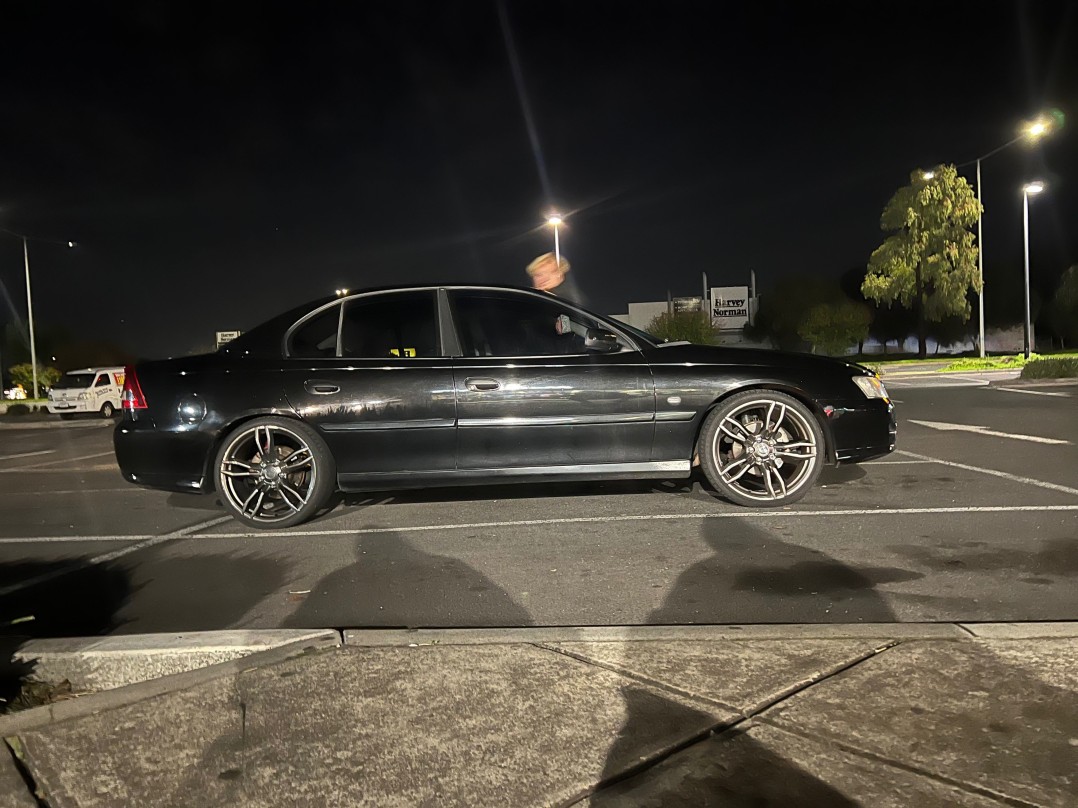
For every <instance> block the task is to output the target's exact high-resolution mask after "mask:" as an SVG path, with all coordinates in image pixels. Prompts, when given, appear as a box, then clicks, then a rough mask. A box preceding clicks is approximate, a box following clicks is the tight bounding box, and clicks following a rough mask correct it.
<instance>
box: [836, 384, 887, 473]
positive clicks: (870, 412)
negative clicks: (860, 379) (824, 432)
mask: <svg viewBox="0 0 1078 808" xmlns="http://www.w3.org/2000/svg"><path fill="white" fill-rule="evenodd" d="M824 414H825V415H826V416H827V421H828V426H829V427H830V429H831V437H832V441H833V445H834V449H835V460H836V461H837V462H838V463H860V462H862V461H865V460H871V459H873V458H875V457H882V456H883V455H886V454H890V453H891V452H893V451H894V450H895V444H896V442H897V438H898V425H897V423H896V421H895V405H894V404H893V403H891V402H890V401H884V400H883V399H878V398H875V399H867V400H865V401H862V402H843V403H840V404H834V405H829V406H827V407H825V408H824Z"/></svg>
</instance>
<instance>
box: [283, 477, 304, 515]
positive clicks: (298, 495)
mask: <svg viewBox="0 0 1078 808" xmlns="http://www.w3.org/2000/svg"><path fill="white" fill-rule="evenodd" d="M280 493H281V499H282V500H284V504H285V505H287V506H288V507H289V508H291V509H292V510H293V512H295V511H298V510H299V509H300V508H302V507H303V506H304V505H306V504H307V497H305V496H303V494H301V493H300V492H299V491H297V490H296V489H295V488H293V487H292V486H290V485H289V484H288V483H286V482H282V483H281V488H280ZM289 494H291V495H292V496H293V497H295V498H296V500H297V502H299V504H298V505H296V504H294V503H293V502H292V500H291V499H289V498H288V495H289Z"/></svg>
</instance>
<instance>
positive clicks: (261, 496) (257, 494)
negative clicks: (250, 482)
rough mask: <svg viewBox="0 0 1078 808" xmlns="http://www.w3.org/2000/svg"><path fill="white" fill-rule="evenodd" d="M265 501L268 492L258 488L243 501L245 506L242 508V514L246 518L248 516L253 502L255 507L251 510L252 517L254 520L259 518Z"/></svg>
mask: <svg viewBox="0 0 1078 808" xmlns="http://www.w3.org/2000/svg"><path fill="white" fill-rule="evenodd" d="M265 499H266V492H265V491H263V490H262V489H261V488H256V489H255V490H254V491H252V492H251V495H250V496H249V497H247V499H245V500H244V501H243V506H242V507H241V508H240V513H242V514H243V515H244V516H247V515H248V513H247V510H248V507H249V506H250V505H251V502H252V501H254V506H253V507H251V508H250V511H251V512H250V517H251V518H252V519H254V518H255V517H257V516H258V512H259V510H260V509H261V508H262V502H263V500H265Z"/></svg>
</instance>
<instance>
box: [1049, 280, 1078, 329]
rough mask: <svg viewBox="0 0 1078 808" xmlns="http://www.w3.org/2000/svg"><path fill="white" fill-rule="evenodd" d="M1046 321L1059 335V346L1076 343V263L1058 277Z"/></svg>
mask: <svg viewBox="0 0 1078 808" xmlns="http://www.w3.org/2000/svg"><path fill="white" fill-rule="evenodd" d="M1048 323H1049V325H1051V327H1052V330H1053V331H1055V332H1056V336H1057V337H1059V343H1060V346H1061V347H1063V348H1066V347H1067V343H1068V342H1069V343H1070V344H1071V347H1074V346H1075V345H1076V344H1078V264H1075V265H1074V266H1072V267H1071V268H1070V269H1068V270H1067V271H1066V272H1064V273H1063V277H1061V278H1060V279H1059V288H1058V289H1056V294H1055V297H1053V298H1052V303H1051V305H1050V306H1049V307H1048Z"/></svg>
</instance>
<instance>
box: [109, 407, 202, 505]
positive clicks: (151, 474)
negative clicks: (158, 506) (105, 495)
mask: <svg viewBox="0 0 1078 808" xmlns="http://www.w3.org/2000/svg"><path fill="white" fill-rule="evenodd" d="M112 443H113V447H114V448H115V449H116V462H117V463H118V464H119V466H120V471H121V473H122V474H123V476H124V479H126V480H127V481H128V482H130V483H135V484H136V485H142V486H145V487H147V488H160V489H163V490H165V491H186V492H188V493H191V492H203V493H205V492H209V491H212V490H213V480H212V479H208V478H207V475H206V468H207V457H208V455H209V452H210V450H211V449H212V447H213V439H212V436H211V435H209V434H207V433H204V432H198V431H195V430H185V431H171V430H164V431H163V430H159V429H156V428H155V427H154V425H153V423H152V422H151V421H148V420H144V421H132V420H130V419H128V418H124V419H123V420H122V421H120V423H119V424H117V426H116V429H115V430H114V431H113V433H112Z"/></svg>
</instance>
